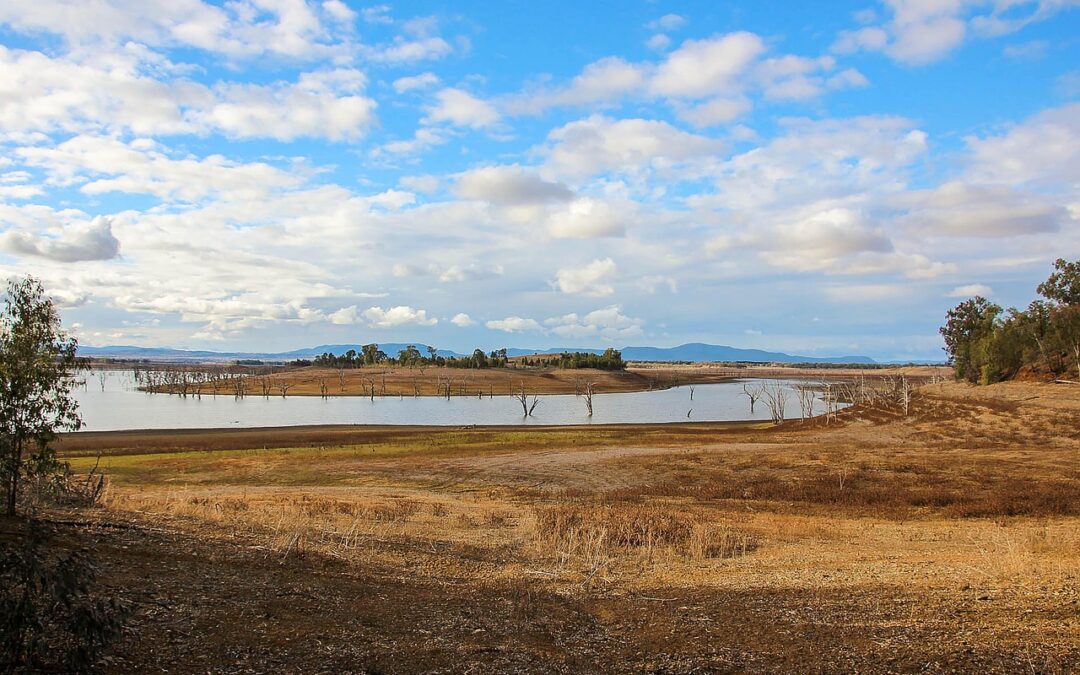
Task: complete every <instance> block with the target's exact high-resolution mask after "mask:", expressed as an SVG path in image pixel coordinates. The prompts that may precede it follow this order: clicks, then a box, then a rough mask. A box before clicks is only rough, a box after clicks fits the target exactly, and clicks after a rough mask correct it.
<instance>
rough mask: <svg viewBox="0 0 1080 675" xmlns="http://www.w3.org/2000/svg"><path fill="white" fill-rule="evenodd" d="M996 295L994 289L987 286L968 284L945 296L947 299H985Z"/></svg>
mask: <svg viewBox="0 0 1080 675" xmlns="http://www.w3.org/2000/svg"><path fill="white" fill-rule="evenodd" d="M993 294H994V289H992V288H990V287H989V286H987V285H986V284H968V285H966V286H957V287H956V288H954V289H952V290H951V291H949V292H948V293H946V294H945V297H947V298H970V297H972V296H976V295H981V296H983V297H989V296H991V295H993Z"/></svg>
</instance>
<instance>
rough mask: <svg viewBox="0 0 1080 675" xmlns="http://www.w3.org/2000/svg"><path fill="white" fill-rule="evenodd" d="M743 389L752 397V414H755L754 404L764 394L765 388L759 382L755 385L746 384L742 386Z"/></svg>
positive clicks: (744, 392)
mask: <svg viewBox="0 0 1080 675" xmlns="http://www.w3.org/2000/svg"><path fill="white" fill-rule="evenodd" d="M742 391H743V394H745V395H746V396H747V397H749V398H750V414H751V415H753V414H754V404H755V403H757V400H758V399H759V398H761V397H762V396H764V394H765V388H764V387H762V386H761V385H757V384H755V385H746V384H744V385H743V386H742Z"/></svg>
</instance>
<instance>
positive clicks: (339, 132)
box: [189, 69, 376, 141]
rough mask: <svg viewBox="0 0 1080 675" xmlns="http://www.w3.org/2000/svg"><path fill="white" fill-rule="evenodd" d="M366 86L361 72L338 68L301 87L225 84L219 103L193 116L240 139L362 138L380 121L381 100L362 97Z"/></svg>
mask: <svg viewBox="0 0 1080 675" xmlns="http://www.w3.org/2000/svg"><path fill="white" fill-rule="evenodd" d="M365 83H366V78H365V76H364V74H363V73H361V72H360V71H358V70H352V69H338V70H333V71H326V72H315V73H305V74H303V75H301V76H300V79H299V80H298V81H297V82H296V83H280V82H279V83H276V84H273V85H252V84H220V85H218V86H216V87H215V92H214V93H215V97H216V101H215V102H214V103H213V104H211V105H209V106H208V107H206V108H205V109H196V110H193V111H191V112H190V113H189V116H190V118H191V119H192V120H193V121H194V122H195V123H196V124H201V125H204V126H207V127H211V128H215V129H218V130H220V131H222V132H223V133H225V134H227V135H230V136H235V137H237V138H252V137H270V138H276V139H278V140H282V141H290V140H293V139H295V138H298V137H300V136H314V137H324V138H328V139H330V140H335V141H336V140H350V139H356V138H359V137H361V136H363V135H364V133H365V132H366V131H367V128H368V127H369V126H370V125H371V123H372V122H373V121H374V119H375V107H376V103H375V101H374V100H373V99H371V98H368V97H366V96H363V95H361V94H360V92H361V91H362V90H363V88H364V84H365Z"/></svg>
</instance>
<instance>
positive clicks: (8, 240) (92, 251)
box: [0, 216, 120, 263]
mask: <svg viewBox="0 0 1080 675" xmlns="http://www.w3.org/2000/svg"><path fill="white" fill-rule="evenodd" d="M0 248H3V249H4V250H6V251H8V252H10V253H15V254H17V255H29V256H36V257H40V258H46V259H48V260H54V261H57V262H64V263H69V262H82V261H88V260H111V259H112V258H115V257H116V256H118V255H120V242H119V240H117V238H116V237H115V236H114V235H113V232H112V220H111V219H110V218H106V217H104V216H99V217H97V218H94V219H93V220H91V221H90V222H87V223H73V224H70V225H68V226H66V227H64V228H63V229H62V230H60V232H58V233H56V234H53V235H43V234H31V233H29V232H21V231H17V230H11V229H9V230H7V231H6V232H4V233H3V234H0Z"/></svg>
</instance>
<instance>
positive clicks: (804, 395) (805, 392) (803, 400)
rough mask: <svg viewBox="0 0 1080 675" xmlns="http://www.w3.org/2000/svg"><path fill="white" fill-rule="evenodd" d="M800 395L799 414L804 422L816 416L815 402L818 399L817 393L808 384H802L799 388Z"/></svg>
mask: <svg viewBox="0 0 1080 675" xmlns="http://www.w3.org/2000/svg"><path fill="white" fill-rule="evenodd" d="M797 391H798V394H799V414H800V415H801V416H802V418H803V421H806V420H808V419H810V418H811V417H813V416H814V400H815V399H817V393H816V392H815V391H814V390H813V388H811V387H810V385H808V384H801V385H799V386H798V388H797Z"/></svg>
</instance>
